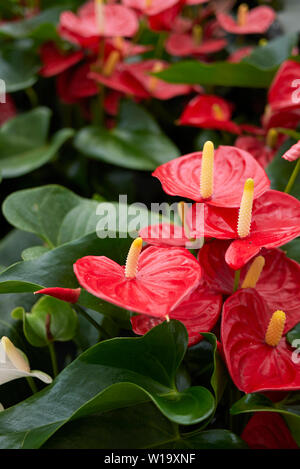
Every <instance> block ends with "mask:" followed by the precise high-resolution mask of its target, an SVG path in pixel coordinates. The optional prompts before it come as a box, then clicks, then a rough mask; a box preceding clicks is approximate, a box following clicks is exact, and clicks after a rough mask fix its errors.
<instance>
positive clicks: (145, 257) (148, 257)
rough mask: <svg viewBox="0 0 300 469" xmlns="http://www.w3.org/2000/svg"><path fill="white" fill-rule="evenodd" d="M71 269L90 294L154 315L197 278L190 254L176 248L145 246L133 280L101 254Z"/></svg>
mask: <svg viewBox="0 0 300 469" xmlns="http://www.w3.org/2000/svg"><path fill="white" fill-rule="evenodd" d="M74 272H75V274H76V277H77V279H78V281H79V283H80V285H82V286H83V287H84V288H85V289H86V290H87V291H88V292H90V293H91V294H92V295H95V296H97V297H99V298H102V299H104V300H106V301H109V302H111V303H114V304H116V305H117V306H121V307H123V308H125V309H128V310H131V311H136V312H139V313H143V314H147V315H150V316H155V317H164V316H166V315H167V314H169V312H170V310H171V309H172V308H174V307H175V306H176V305H177V304H178V303H180V302H181V301H182V300H183V298H184V297H185V296H186V295H188V294H189V293H190V292H191V291H193V290H194V288H195V287H196V286H197V284H198V283H199V281H200V278H201V268H200V266H199V264H198V262H197V260H196V259H195V258H194V256H192V254H190V253H189V252H188V251H187V250H186V249H184V248H177V247H171V248H157V247H154V246H150V247H149V248H147V249H145V250H144V251H143V252H142V254H141V255H140V259H139V270H138V273H137V276H136V278H134V279H127V278H126V277H125V272H124V267H122V266H120V265H118V264H117V263H116V262H114V261H112V260H111V259H108V258H107V257H103V256H101V257H96V256H87V257H83V258H81V259H78V261H77V262H76V263H75V264H74Z"/></svg>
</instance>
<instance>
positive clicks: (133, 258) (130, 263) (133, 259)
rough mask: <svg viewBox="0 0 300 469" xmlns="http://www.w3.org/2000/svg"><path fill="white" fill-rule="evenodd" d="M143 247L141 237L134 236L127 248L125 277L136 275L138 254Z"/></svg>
mask: <svg viewBox="0 0 300 469" xmlns="http://www.w3.org/2000/svg"><path fill="white" fill-rule="evenodd" d="M142 247H143V240H142V238H136V239H135V240H134V241H133V242H132V244H131V246H130V249H129V252H128V255H127V259H126V265H125V277H126V278H134V277H136V274H137V271H138V262H139V256H140V253H141V250H142Z"/></svg>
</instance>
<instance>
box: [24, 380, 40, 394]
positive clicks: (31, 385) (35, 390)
mask: <svg viewBox="0 0 300 469" xmlns="http://www.w3.org/2000/svg"><path fill="white" fill-rule="evenodd" d="M26 380H27V383H28V385H29V387H30V389H31V391H32V394H35V393H37V392H38V388H37V387H36V384H35V382H34V380H33V378H32V377H31V376H26Z"/></svg>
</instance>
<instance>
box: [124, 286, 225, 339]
mask: <svg viewBox="0 0 300 469" xmlns="http://www.w3.org/2000/svg"><path fill="white" fill-rule="evenodd" d="M221 306H222V297H221V295H216V294H213V293H211V292H210V291H209V290H208V289H207V288H205V287H203V286H202V287H198V288H197V289H196V290H195V291H194V292H192V293H191V294H190V295H189V296H188V297H187V298H186V299H185V300H183V301H182V303H180V304H179V305H178V306H177V307H176V308H175V309H173V310H172V311H171V312H170V314H169V317H170V319H177V320H178V321H181V322H182V323H183V324H184V325H185V327H186V329H187V331H188V335H189V342H188V344H189V346H191V345H195V344H197V343H198V342H200V340H201V339H202V337H201V335H200V334H199V333H200V332H209V331H211V330H212V328H213V327H214V325H215V324H216V322H217V320H218V318H219V315H220V312H221ZM163 321H164V319H163V318H151V317H149V316H144V315H139V316H134V317H132V318H131V324H132V328H133V330H134V332H135V333H136V334H140V335H143V334H145V333H146V332H148V331H149V330H150V329H152V327H154V326H157V325H158V324H160V323H161V322H163Z"/></svg>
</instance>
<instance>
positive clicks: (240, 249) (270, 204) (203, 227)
mask: <svg viewBox="0 0 300 469" xmlns="http://www.w3.org/2000/svg"><path fill="white" fill-rule="evenodd" d="M245 186H246V187H245V190H244V194H243V198H242V202H241V207H240V210H239V209H236V208H232V209H230V208H220V207H213V206H209V205H205V206H203V211H204V214H203V218H204V222H203V223H202V224H201V223H200V224H198V226H195V220H197V219H198V220H199V219H201V218H199V215H198V217H197V218H196V217H195V215H194V214H193V211H194V212H195V210H197V207H196V205H197V204H194V205H193V207H192V208H191V210H190V212H189V213H188V215H187V220H188V223H189V225H190V226H191V232H190V235H191V237H195V238H196V237H197V238H199V237H202V236H206V237H209V238H218V239H234V241H233V242H232V243H231V244H230V246H229V248H228V249H227V251H226V255H225V259H226V262H227V263H228V264H229V266H230V267H231V268H232V269H235V270H237V269H240V268H241V267H243V266H244V265H245V264H246V263H247V262H248V261H249V260H250V259H252V257H254V256H255V255H256V254H258V253H259V252H260V250H261V249H262V248H263V247H265V248H275V247H279V246H282V245H283V244H286V243H288V242H289V241H291V240H292V239H294V238H297V236H299V235H300V202H299V201H298V200H297V199H295V198H294V197H292V196H290V195H288V194H285V193H283V192H279V191H273V190H269V191H267V192H265V193H264V194H263V195H262V196H260V197H259V198H258V199H256V200H255V201H254V203H253V208H252V202H251V197H252V195H253V187H250V186H252V184H250V181H249V180H247V182H246V184H245ZM251 212H252V216H251ZM251 221H252V223H251Z"/></svg>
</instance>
